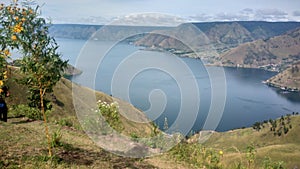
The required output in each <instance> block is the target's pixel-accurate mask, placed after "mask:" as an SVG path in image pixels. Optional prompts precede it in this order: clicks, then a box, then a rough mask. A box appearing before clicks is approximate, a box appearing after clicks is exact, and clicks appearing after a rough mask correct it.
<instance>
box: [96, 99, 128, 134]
mask: <svg viewBox="0 0 300 169" xmlns="http://www.w3.org/2000/svg"><path fill="white" fill-rule="evenodd" d="M97 104H98V108H99V110H97V112H98V113H100V114H101V115H102V116H103V117H104V118H105V120H106V122H107V123H108V124H109V125H110V127H112V128H113V129H115V130H116V131H118V132H121V131H122V130H123V129H124V127H123V125H122V122H121V120H120V114H119V106H118V103H117V102H112V103H107V102H105V101H101V100H99V101H98V103H97Z"/></svg>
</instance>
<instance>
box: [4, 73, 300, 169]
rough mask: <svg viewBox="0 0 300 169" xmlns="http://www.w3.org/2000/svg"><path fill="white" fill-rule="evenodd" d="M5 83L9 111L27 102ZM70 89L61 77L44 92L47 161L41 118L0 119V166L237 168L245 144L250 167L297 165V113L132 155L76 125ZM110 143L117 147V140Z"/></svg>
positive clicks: (129, 129) (138, 131)
mask: <svg viewBox="0 0 300 169" xmlns="http://www.w3.org/2000/svg"><path fill="white" fill-rule="evenodd" d="M9 75H10V77H16V78H18V77H19V76H20V75H19V73H18V70H17V69H11V72H10V74H9ZM9 86H10V92H11V97H10V98H8V99H7V102H8V104H9V107H10V110H11V111H13V109H14V105H17V104H25V103H26V87H24V86H21V85H19V84H17V83H15V82H14V81H13V80H11V81H9ZM75 88H76V90H81V91H82V92H84V93H85V92H92V90H90V89H87V88H84V87H80V86H77V85H75ZM71 89H72V83H71V82H70V81H69V80H67V79H62V80H61V81H60V82H59V83H58V84H57V86H56V87H55V89H54V93H53V94H52V95H48V98H49V99H50V100H51V101H52V103H53V112H52V113H51V116H50V123H49V126H50V133H51V135H52V144H53V146H54V147H55V148H54V150H55V153H54V154H55V156H54V157H53V158H52V160H49V158H48V157H47V156H46V154H47V147H46V145H47V143H46V138H45V135H44V132H43V131H44V126H43V122H42V121H38V120H37V121H31V120H28V119H27V118H24V117H20V118H9V120H8V123H4V122H0V140H1V144H0V150H1V151H0V168H146V169H147V168H163V169H173V168H178V169H184V168H186V169H190V168H238V165H239V164H240V165H242V166H244V167H247V166H248V160H247V154H249V153H247V147H249V146H253V148H254V151H253V154H254V158H253V163H251V166H250V168H263V165H264V164H267V163H268V164H269V165H270V166H271V165H273V166H275V165H276V166H279V165H281V164H283V166H284V167H286V168H294V167H298V168H299V167H300V162H299V159H300V153H299V152H300V135H299V131H300V125H299V124H300V116H296V115H291V116H285V117H282V118H281V119H277V120H276V126H275V127H274V126H273V125H274V123H275V121H274V120H271V121H266V122H264V123H258V124H259V125H258V126H259V127H258V126H257V125H256V126H255V128H246V129H238V130H233V131H228V132H221V133H218V132H213V134H212V135H211V137H210V138H209V139H208V140H207V141H206V142H204V143H200V142H199V141H200V140H201V138H202V137H200V134H196V135H194V136H192V137H191V138H189V139H188V140H183V141H182V142H181V143H180V144H178V145H177V146H175V147H174V148H173V149H172V150H170V151H168V152H166V153H163V154H160V155H158V156H154V157H149V158H143V159H134V158H125V157H120V156H116V155H114V154H112V153H110V152H107V151H105V150H103V149H101V148H99V146H97V145H96V143H95V142H93V141H92V140H91V139H90V138H89V137H88V136H87V135H86V133H85V132H83V131H82V130H81V128H80V125H79V123H78V121H77V118H76V115H75V110H74V106H73V99H72V91H71ZM97 98H98V99H101V100H103V101H106V102H111V101H112V98H111V97H110V96H107V95H105V94H103V93H101V92H97ZM79 99H81V98H79ZM84 101H86V100H82V102H84ZM124 105H125V106H126V109H125V110H126V111H132V112H134V113H132V115H134V116H137V117H140V118H144V116H143V114H141V112H139V111H137V110H136V109H134V108H133V107H132V106H131V105H128V104H125V103H124ZM10 113H11V112H10ZM11 115H12V114H10V116H11ZM121 122H122V124H123V125H124V128H125V129H124V131H123V133H124V134H127V135H131V136H132V133H134V134H135V135H137V136H138V137H140V136H149V135H151V134H153V133H152V132H153V129H154V128H153V126H152V125H151V124H135V123H134V122H132V121H129V120H127V119H126V118H124V117H122V118H121ZM287 128H288V129H287ZM286 130H288V131H286ZM279 133H280V134H279ZM202 136H203V134H202ZM111 142H112V140H111ZM114 144H115V145H116V146H119V145H121V144H122V142H118V143H114ZM281 162H283V163H281Z"/></svg>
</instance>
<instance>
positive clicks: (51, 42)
mask: <svg viewBox="0 0 300 169" xmlns="http://www.w3.org/2000/svg"><path fill="white" fill-rule="evenodd" d="M0 18H1V21H0V25H1V27H2V29H1V35H3V37H4V38H3V40H4V41H3V42H4V43H3V44H4V45H3V44H2V46H3V47H5V48H6V47H7V46H10V47H11V48H17V49H20V50H21V52H22V53H23V55H24V57H23V59H22V61H21V71H22V72H23V74H24V75H25V76H24V79H23V83H24V84H26V85H27V87H28V88H29V90H30V92H31V94H32V98H33V99H34V100H35V101H36V102H37V103H38V107H39V108H40V109H41V112H42V115H43V119H44V124H45V133H46V136H47V138H48V149H49V156H52V151H51V145H50V136H49V132H48V126H47V118H46V114H45V105H44V97H45V94H46V93H47V92H52V89H53V87H54V86H55V84H56V83H57V82H58V81H59V80H60V78H61V76H62V74H61V72H62V71H63V69H64V68H65V67H66V65H67V61H62V60H61V59H60V55H59V54H58V53H57V49H58V45H57V43H56V42H55V39H54V38H53V37H50V36H49V32H48V28H49V24H48V23H47V22H46V20H45V19H44V18H42V17H40V12H39V6H36V8H32V7H31V6H29V5H27V3H24V4H23V5H19V4H18V3H17V1H16V0H15V1H14V2H13V3H12V4H10V5H8V6H5V5H4V4H1V17H0ZM3 47H2V48H3ZM37 94H38V95H39V97H36V96H37ZM36 99H38V101H37V100H36ZM36 106H37V105H36Z"/></svg>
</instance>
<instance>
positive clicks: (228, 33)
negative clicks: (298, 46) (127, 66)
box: [136, 21, 300, 54]
mask: <svg viewBox="0 0 300 169" xmlns="http://www.w3.org/2000/svg"><path fill="white" fill-rule="evenodd" d="M192 24H193V25H194V26H196V27H197V28H198V29H199V30H200V31H202V32H203V33H204V34H205V35H206V36H207V38H208V39H209V40H210V43H211V45H213V46H214V47H215V49H216V51H217V52H218V53H219V54H220V53H223V52H226V51H228V50H230V49H231V48H234V47H237V46H238V45H240V44H243V43H246V42H252V41H254V40H257V39H268V38H271V37H273V36H277V35H280V34H283V33H285V32H287V31H290V30H293V29H296V28H297V27H300V23H299V22H263V21H239V22H203V23H192ZM188 25H189V24H181V25H179V26H178V27H181V29H185V27H187V26H188ZM174 31H176V28H173V29H171V30H170V32H173V34H174ZM178 33H180V32H178ZM159 36H160V35H159V34H149V35H147V36H145V37H144V38H142V39H140V40H139V41H137V42H136V44H137V45H141V46H148V47H151V46H157V47H159V48H163V49H169V48H173V49H176V50H185V49H184V48H182V45H177V44H178V43H177V44H175V43H168V44H166V45H165V43H162V42H165V41H169V42H172V40H170V38H171V37H159ZM186 36H187V37H186V38H189V39H194V38H195V35H193V34H187V35H186ZM198 48H199V49H200V48H201V46H198Z"/></svg>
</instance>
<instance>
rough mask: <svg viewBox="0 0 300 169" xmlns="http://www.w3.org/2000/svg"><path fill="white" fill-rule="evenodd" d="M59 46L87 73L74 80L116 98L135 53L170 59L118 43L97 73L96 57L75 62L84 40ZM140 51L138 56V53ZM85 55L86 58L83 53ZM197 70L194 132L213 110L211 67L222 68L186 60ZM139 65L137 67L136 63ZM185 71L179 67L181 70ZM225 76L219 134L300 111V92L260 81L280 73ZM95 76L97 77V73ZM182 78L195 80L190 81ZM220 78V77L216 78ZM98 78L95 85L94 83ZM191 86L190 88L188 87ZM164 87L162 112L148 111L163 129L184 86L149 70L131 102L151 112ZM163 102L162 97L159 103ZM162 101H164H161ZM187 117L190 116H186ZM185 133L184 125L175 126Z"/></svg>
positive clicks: (136, 83)
mask: <svg viewBox="0 0 300 169" xmlns="http://www.w3.org/2000/svg"><path fill="white" fill-rule="evenodd" d="M57 41H58V43H59V45H60V51H61V53H62V54H63V58H64V59H68V60H69V63H71V64H73V65H80V66H79V67H78V68H79V69H81V70H83V72H84V73H83V74H82V75H80V76H76V77H73V79H72V80H73V81H74V82H76V83H78V84H81V85H85V86H88V87H92V86H93V85H95V89H96V90H100V91H103V92H105V93H107V94H111V82H112V76H113V75H114V72H115V71H116V70H117V68H118V66H119V65H120V64H121V63H122V61H124V59H125V58H127V57H128V56H130V55H132V54H133V53H134V52H136V53H135V54H136V55H143V56H146V57H148V58H149V59H151V57H154V56H159V57H166V55H168V54H166V53H160V52H154V51H141V50H139V48H137V47H134V46H131V45H128V44H124V43H121V44H118V45H117V46H115V47H114V48H112V49H111V50H110V51H109V52H108V54H107V55H106V56H105V58H104V59H103V60H102V62H101V63H99V68H98V69H97V72H92V70H91V68H90V67H89V65H90V64H92V63H93V62H95V61H96V60H97V59H96V58H92V59H87V60H86V61H85V64H78V63H77V64H76V59H77V56H79V53H80V50H81V48H82V47H83V45H84V43H85V41H84V40H72V39H57ZM108 44H109V43H108V42H98V41H95V42H94V45H96V46H98V48H97V50H96V51H93V50H92V51H90V53H91V54H93V57H99V56H97V51H99V50H101V49H102V48H104V47H105V46H107V45H108ZM137 51H138V52H137ZM80 56H81V57H82V55H80ZM181 59H182V61H183V62H184V63H186V64H187V65H188V66H189V68H190V69H191V70H192V72H193V76H194V77H195V79H196V82H197V84H198V87H199V92H200V96H199V97H200V109H199V112H198V116H197V118H196V121H195V123H194V124H193V128H192V130H193V131H199V130H201V129H202V128H203V124H204V122H205V119H206V117H207V114H208V110H209V107H210V106H211V92H212V90H211V84H210V80H209V76H208V73H207V69H209V70H212V71H213V70H214V69H220V68H217V67H207V69H206V68H205V66H203V63H202V62H201V61H200V60H199V59H191V58H181ZM144 62H147V59H136V62H135V63H134V64H136V65H141V64H144ZM132 66H135V65H132ZM178 69H180V67H178ZM224 70H225V75H226V84H227V86H226V93H227V95H226V101H225V108H224V112H223V116H222V118H221V120H220V123H219V124H218V127H217V128H216V130H217V131H227V130H230V129H234V128H241V127H248V126H251V125H252V124H253V123H254V122H256V121H263V120H268V119H270V118H278V117H280V116H281V115H284V114H287V113H292V112H300V94H299V93H284V92H282V91H280V90H277V89H275V88H271V87H269V86H266V85H265V84H263V83H261V82H262V81H263V80H266V79H268V78H270V77H272V76H274V75H275V74H276V73H274V72H268V71H264V70H258V69H241V68H224ZM94 74H96V77H95V78H94V77H93V75H94ZM186 76H187V77H179V78H192V77H188V76H190V75H186ZM211 78H218V77H211ZM94 79H95V82H94ZM185 85H189V84H185ZM157 89H160V90H161V91H163V92H164V94H165V97H166V100H167V103H166V105H165V109H164V111H163V113H162V114H161V115H160V116H159V117H158V118H156V116H155V115H156V113H155V112H147V116H148V117H149V118H150V119H152V120H154V121H155V122H156V123H157V124H158V125H159V126H160V127H161V128H162V126H163V124H164V119H165V117H166V118H167V119H168V124H169V125H170V126H171V125H176V124H173V123H174V121H175V119H176V117H177V116H178V112H179V109H180V103H181V93H180V86H179V84H178V83H177V82H176V80H175V79H174V77H172V76H171V75H169V74H168V73H166V72H163V71H161V70H157V69H147V70H144V71H141V72H139V73H138V74H136V76H135V77H133V78H132V80H131V83H130V86H129V89H128V90H129V95H130V102H131V103H132V104H133V105H134V106H136V107H137V108H139V109H141V110H144V111H146V110H148V109H149V108H150V107H151V104H150V102H149V94H150V93H151V91H153V90H157ZM156 101H157V102H160V100H159V98H158V99H157V100H156ZM162 102H163V101H162ZM184 113H185V115H186V116H189V115H190V112H189V111H187V112H184ZM189 123H190V122H189V121H184V122H182V123H181V125H185V124H189ZM176 127H177V128H178V130H179V131H180V125H179V126H176Z"/></svg>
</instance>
